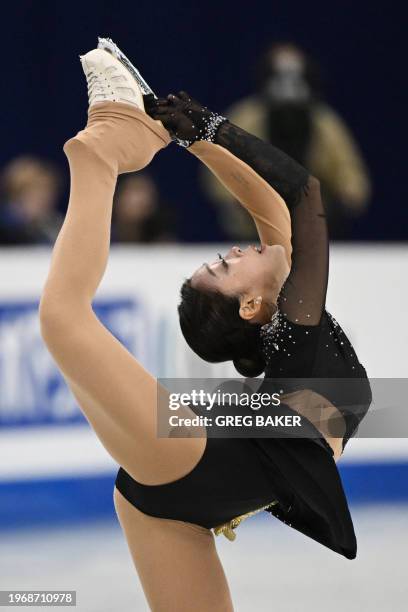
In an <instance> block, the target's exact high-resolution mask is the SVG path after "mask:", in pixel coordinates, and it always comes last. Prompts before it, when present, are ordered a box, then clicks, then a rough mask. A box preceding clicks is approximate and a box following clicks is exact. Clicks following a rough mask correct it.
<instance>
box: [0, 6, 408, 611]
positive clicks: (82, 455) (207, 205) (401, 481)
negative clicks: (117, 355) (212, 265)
mask: <svg viewBox="0 0 408 612" xmlns="http://www.w3.org/2000/svg"><path fill="white" fill-rule="evenodd" d="M3 23H4V24H5V25H4V28H3V31H2V42H3V49H4V50H5V57H4V64H3V68H5V71H6V74H5V75H4V85H3V89H4V92H3V96H2V102H3V104H2V121H1V122H0V125H1V127H0V130H1V132H0V133H1V143H2V146H1V148H0V589H29V588H33V589H40V588H41V589H71V590H75V589H76V590H77V591H78V608H79V609H80V610H84V611H85V610H87V611H91V610H95V611H96V610H98V611H101V612H109V611H111V610H112V611H116V610H121V611H124V612H127V611H130V610H147V607H146V604H145V603H144V600H143V596H142V591H141V587H140V585H139V583H138V580H137V577H136V574H135V572H134V570H133V567H132V564H131V560H130V556H129V554H128V552H127V548H126V543H125V541H124V538H123V537H122V535H121V533H120V530H119V527H118V524H117V520H116V518H115V516H114V511H113V503H112V491H113V483H114V478H115V474H116V470H117V466H116V465H115V464H114V463H113V461H112V460H111V459H110V458H109V456H108V455H107V454H106V452H105V451H104V449H103V448H102V447H101V445H100V444H99V442H98V440H97V438H96V436H95V435H94V434H93V432H92V431H91V430H90V428H89V426H88V425H87V423H86V421H85V420H84V418H83V417H82V414H81V413H80V411H79V408H78V406H77V405H76V403H75V401H74V399H73V397H72V396H71V395H70V393H69V391H68V389H67V387H66V385H65V383H64V381H63V380H62V378H61V377H60V375H59V373H58V371H57V370H56V368H55V365H54V363H53V361H52V359H51V357H50V355H49V353H48V351H47V350H46V348H45V346H44V345H43V342H42V340H41V337H40V333H39V325H38V317H37V309H38V301H39V296H40V293H41V289H42V286H43V283H44V281H45V277H46V274H47V271H48V266H49V261H50V255H51V248H52V245H53V243H54V241H55V238H56V236H57V235H58V231H59V229H60V227H61V223H62V221H63V218H64V213H65V210H66V204H67V196H68V187H69V176H68V166H67V163H66V160H65V158H64V155H63V152H62V146H63V143H64V142H65V141H66V140H67V139H68V138H69V137H71V136H72V135H73V134H74V133H75V132H76V131H78V130H79V129H81V128H82V127H83V126H84V124H85V121H86V111H87V97H86V84H85V79H84V77H83V74H82V70H81V67H80V63H79V59H78V56H79V54H81V53H84V52H86V51H88V50H89V49H91V48H93V47H94V46H95V45H96V42H97V36H98V35H100V36H110V37H112V39H113V40H114V41H115V42H117V43H118V45H119V46H120V47H121V48H122V50H123V51H124V52H125V53H126V54H127V55H128V56H129V58H130V59H131V60H132V61H134V63H135V65H136V66H137V67H138V68H140V70H141V72H142V74H143V76H144V77H145V78H146V80H147V81H148V83H149V84H150V85H151V86H152V88H153V90H155V92H156V93H157V94H159V95H163V94H164V95H165V94H167V93H169V92H177V91H178V90H180V89H186V90H187V91H188V92H189V93H191V94H192V95H193V96H194V97H195V98H197V99H198V100H200V101H201V102H203V103H204V104H206V105H207V106H208V107H209V108H211V109H213V110H215V111H218V112H221V113H224V114H227V116H228V117H229V118H230V119H231V120H232V121H234V122H236V123H237V124H238V125H240V126H242V127H243V128H245V129H247V130H248V131H250V132H252V133H254V134H256V135H257V136H260V137H261V138H263V139H265V140H269V141H271V142H274V144H276V145H278V146H279V147H280V148H282V149H284V150H285V151H287V152H288V153H289V154H290V155H292V156H293V157H295V158H296V159H297V160H299V161H300V162H301V163H303V164H304V165H306V166H307V167H308V168H310V170H311V171H312V172H313V173H314V174H316V175H317V176H318V177H319V178H320V181H321V184H322V188H323V192H324V196H325V202H326V206H327V212H328V218H329V226H330V235H331V239H332V247H331V254H332V259H331V276H330V285H329V293H328V309H329V310H330V311H331V312H332V313H333V314H334V315H335V317H336V318H337V319H338V320H339V322H340V323H341V324H342V325H343V327H344V329H345V330H346V332H347V333H348V335H349V337H350V339H351V341H352V342H353V344H354V345H355V347H356V350H357V353H358V354H359V356H360V359H361V361H362V363H363V364H364V365H365V366H366V369H367V372H368V374H369V376H370V377H372V378H373V377H376V378H407V377H408V364H407V359H406V346H407V343H408V332H407V327H406V324H405V319H406V303H407V301H408V289H407V285H406V278H407V272H408V249H407V240H408V223H407V217H408V216H407V213H406V203H405V197H404V195H403V194H404V192H405V181H404V182H403V176H404V174H405V167H404V169H403V165H404V166H405V156H406V151H405V148H406V147H405V146H403V145H405V142H404V143H403V139H402V131H403V125H404V124H405V119H406V108H407V106H406V101H405V100H404V98H403V95H404V93H405V91H404V89H406V88H404V85H405V82H404V78H403V74H404V72H405V71H404V68H405V66H404V64H403V61H404V51H405V42H404V37H403V35H402V32H401V31H400V29H401V23H402V21H401V18H400V17H399V16H398V14H397V13H396V10H395V7H394V9H393V10H392V11H390V10H389V9H388V7H386V6H385V5H384V4H382V3H376V4H374V5H373V4H370V5H369V6H368V5H367V4H366V3H356V2H349V1H348V0H346V1H343V2H339V1H338V0H335V1H333V2H330V3H329V4H328V3H326V2H322V1H320V0H319V1H317V2H314V3H313V4H312V5H309V4H307V3H304V2H300V1H295V0H287V1H286V2H284V3H281V2H277V3H270V2H264V1H259V2H255V3H252V4H251V5H250V6H249V5H248V3H244V2H243V1H242V0H236V1H235V2H232V1H229V0H228V1H227V0H226V1H225V2H223V3H219V2H218V3H215V2H211V1H210V2H206V3H205V4H203V3H191V2H172V3H165V2H160V1H159V2H157V3H154V4H153V5H152V3H151V2H146V1H145V0H141V1H139V2H137V3H134V2H129V1H127V0H122V1H118V0H116V1H115V2H112V1H104V2H103V3H102V2H96V1H94V0H88V2H87V3H80V2H76V1H73V2H70V3H58V2H50V1H43V2H41V3H40V2H37V3H34V2H31V1H29V0H20V1H19V0H17V1H15V2H13V3H9V2H7V3H5V4H4V6H3ZM254 238H255V233H254V226H253V224H252V222H251V221H250V220H249V218H248V216H247V215H246V214H243V213H242V211H241V209H240V208H239V207H238V205H237V204H236V202H234V201H233V200H231V198H230V197H229V195H228V194H227V193H226V192H225V191H224V190H223V189H222V188H221V186H220V185H219V184H218V183H217V182H216V181H215V180H214V179H213V177H211V176H210V175H209V174H208V172H207V171H206V170H205V169H203V168H201V167H200V166H199V165H198V163H197V160H196V159H194V158H193V156H190V155H189V154H188V152H186V151H184V150H182V149H180V148H178V147H176V145H173V144H172V145H171V146H169V147H168V148H167V149H166V150H165V151H162V152H161V153H160V155H159V156H158V157H157V158H155V159H154V160H153V163H152V164H151V165H150V166H149V168H148V169H147V170H146V171H144V172H143V173H140V174H137V175H126V176H124V177H122V178H121V179H120V181H119V182H118V187H117V191H116V194H115V203H114V213H113V225H112V252H111V258H110V262H109V266H108V269H107V272H106V275H105V278H104V280H103V282H102V284H101V287H100V289H99V291H98V294H97V297H96V300H95V304H94V306H95V311H96V312H97V314H98V316H99V317H100V318H101V320H102V321H103V322H104V323H105V324H106V325H107V326H108V327H109V329H110V330H111V331H112V332H113V333H114V334H115V335H116V336H117V337H118V338H119V339H120V340H121V341H122V342H123V343H124V344H125V345H126V346H127V347H128V348H129V349H130V350H131V351H132V352H133V353H134V354H135V355H136V356H137V357H138V359H140V360H141V361H142V363H144V364H145V365H146V367H147V368H148V369H150V370H151V371H152V372H153V373H154V374H155V375H157V376H162V377H176V376H179V377H189V376H192V377H194V376H195V377H203V376H212V377H222V376H229V375H231V374H232V375H233V371H232V370H231V368H230V367H229V366H228V365H224V364H221V365H217V366H214V365H211V366H210V365H209V364H203V363H202V362H201V361H199V360H198V359H197V358H196V357H195V356H194V355H193V354H192V353H191V351H190V350H189V349H188V348H187V347H185V346H184V343H183V341H182V338H181V334H180V332H179V328H178V322H177V316H176V305H177V301H178V289H179V286H180V284H181V282H182V280H183V279H184V278H185V277H187V276H189V275H190V273H191V272H192V270H194V268H195V267H196V266H197V265H199V264H201V262H202V261H203V259H207V258H213V257H214V254H215V253H216V251H217V250H220V251H221V252H223V251H224V249H225V247H226V245H227V244H229V245H230V244H231V243H235V242H237V243H238V244H240V245H244V244H245V243H246V242H247V241H253V240H254ZM231 241H232V242H231ZM210 260H211V259H210ZM340 470H341V473H342V477H343V481H344V486H345V489H346V492H347V494H348V497H349V500H350V503H351V511H352V515H353V518H354V521H355V527H356V532H357V538H358V541H359V554H358V557H357V559H356V560H355V561H352V562H347V561H345V560H343V559H341V558H337V557H336V556H335V555H334V553H331V552H330V551H328V550H324V549H323V548H321V547H319V546H318V545H317V544H315V543H314V542H311V541H308V540H306V539H305V538H303V537H302V536H300V535H299V534H296V533H291V530H286V529H285V528H284V527H282V526H281V525H275V524H274V523H273V521H272V519H271V518H269V517H267V518H263V517H255V518H254V519H251V521H248V524H246V525H244V526H241V527H240V529H239V530H238V538H237V542H236V543H234V544H231V543H229V542H219V548H220V554H221V556H222V559H223V560H224V562H225V566H226V572H227V575H228V576H229V577H230V582H231V588H232V592H233V595H234V599H235V604H236V609H237V610H238V611H242V612H246V611H249V610H252V609H256V610H259V611H264V610H265V611H266V610H270V609H271V607H272V606H271V601H273V602H274V609H276V610H282V611H283V610H288V611H290V612H294V611H295V612H297V611H299V612H300V611H301V612H308V611H309V610H314V611H319V610H323V609H327V606H330V608H331V609H332V610H333V611H337V610H340V609H341V610H344V609H347V610H351V611H353V610H359V611H360V610H366V609H367V610H368V609H369V610H371V611H387V612H388V611H389V610H390V611H391V610H392V611H395V612H399V611H401V612H402V611H403V610H406V607H407V605H406V601H407V598H408V592H407V587H406V580H405V579H404V576H403V575H402V572H403V568H404V564H405V551H406V547H407V545H408V521H407V520H406V519H407V510H408V443H407V440H406V439H404V438H400V439H393V440H391V439H384V440H378V439H376V440H367V439H361V438H360V439H356V440H353V441H352V442H351V443H350V448H349V450H348V453H346V454H345V457H344V458H343V459H342V460H341V462H340ZM272 573H273V577H272Z"/></svg>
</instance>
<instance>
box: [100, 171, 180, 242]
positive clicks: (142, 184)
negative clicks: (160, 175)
mask: <svg viewBox="0 0 408 612" xmlns="http://www.w3.org/2000/svg"><path fill="white" fill-rule="evenodd" d="M174 240H176V237H175V233H174V222H173V218H172V216H171V215H170V212H169V209H168V208H167V206H166V204H165V203H164V202H163V200H162V199H161V197H160V194H159V191H158V189H157V187H156V184H155V183H154V181H153V179H152V178H151V177H150V176H149V175H148V174H146V173H145V172H137V173H134V174H126V175H124V176H122V177H120V179H119V183H118V187H117V190H116V195H115V202H114V206H113V216H112V242H133V243H135V242H170V241H174Z"/></svg>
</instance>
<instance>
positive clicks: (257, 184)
mask: <svg viewBox="0 0 408 612" xmlns="http://www.w3.org/2000/svg"><path fill="white" fill-rule="evenodd" d="M188 151H190V152H191V153H192V154H193V155H195V156H196V157H197V158H198V159H200V161H202V162H203V163H204V164H205V165H206V166H207V167H208V168H209V169H210V170H211V171H212V172H213V174H214V175H215V176H216V177H217V178H218V179H219V181H220V182H221V183H222V184H223V185H224V186H225V187H226V188H227V189H228V190H229V191H230V193H231V194H232V195H233V196H234V197H235V198H236V199H237V200H238V202H240V204H241V205H242V206H243V207H244V208H245V209H246V210H247V211H248V212H249V214H250V215H251V216H252V218H253V220H254V223H255V225H256V228H257V231H258V235H259V238H260V241H261V242H262V243H263V244H280V245H282V246H283V247H284V248H285V252H286V257H287V260H288V263H289V264H290V263H291V253H292V244H291V224H290V215H289V212H288V209H287V207H286V205H285V202H284V201H283V199H282V197H281V196H280V195H279V194H278V193H277V191H275V189H273V188H272V187H271V185H269V184H268V183H267V181H265V180H264V179H263V178H262V177H261V176H260V175H259V174H257V172H256V171H255V170H254V169H253V168H251V167H250V166H249V165H248V164H246V163H245V162H243V161H242V160H241V159H239V158H238V157H236V156H235V155H234V154H233V153H231V152H230V151H228V150H227V149H226V148H224V147H222V146H218V145H214V144H212V143H209V142H206V141H204V140H201V141H197V142H195V143H193V144H192V145H191V147H189V148H188Z"/></svg>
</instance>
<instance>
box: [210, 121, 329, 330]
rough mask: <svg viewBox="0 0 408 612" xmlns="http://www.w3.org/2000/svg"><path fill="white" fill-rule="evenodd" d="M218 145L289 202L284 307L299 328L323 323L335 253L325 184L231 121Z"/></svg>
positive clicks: (281, 304)
mask: <svg viewBox="0 0 408 612" xmlns="http://www.w3.org/2000/svg"><path fill="white" fill-rule="evenodd" d="M215 142H216V144H218V145H220V146H223V147H225V148H226V149H228V150H229V151H230V152H231V153H232V154H233V155H235V156H236V157H238V158H240V159H242V161H244V162H245V163H247V164H248V165H249V166H251V167H252V168H253V170H254V171H255V172H257V173H258V174H259V175H260V176H262V178H263V179H264V180H265V181H267V182H268V183H269V184H270V185H271V186H272V187H273V188H274V189H275V190H276V191H277V192H278V193H279V195H280V196H281V197H282V198H283V199H284V201H285V203H286V205H287V207H288V209H289V213H290V217H291V224H292V249H293V251H292V267H291V271H290V274H289V276H288V278H287V280H286V282H285V284H284V286H283V288H282V290H281V293H280V296H279V308H280V309H281V311H282V312H283V313H284V315H285V316H286V317H287V318H288V319H289V320H291V321H293V322H296V323H298V324H299V325H318V324H319V323H320V320H321V317H322V313H323V311H324V308H325V302H326V291H327V279H328V265H329V250H328V232H327V223H326V215H325V211H324V206H323V202H322V199H321V194H320V187H319V181H318V180H317V179H315V178H314V177H312V176H311V175H310V174H309V173H308V171H307V170H305V168H303V167H302V166H301V165H300V164H298V163H297V162H296V161H295V160H293V159H291V158H290V157H289V156H287V155H286V154H285V153H283V152H282V151H280V150H279V149H277V148H276V147H274V146H273V145H271V144H268V143H266V142H264V141H262V140H260V139H259V138H257V137H255V136H253V135H251V134H249V133H248V132H246V131H245V130H242V129H241V128H239V127H237V126H235V125H233V124H232V123H230V122H225V123H223V124H222V125H221V126H220V127H219V128H218V131H217V134H216V136H215Z"/></svg>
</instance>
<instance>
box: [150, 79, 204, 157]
mask: <svg viewBox="0 0 408 612" xmlns="http://www.w3.org/2000/svg"><path fill="white" fill-rule="evenodd" d="M145 109H146V112H147V114H148V115H150V117H152V118H153V119H159V120H160V121H161V122H162V123H163V125H164V127H165V128H166V130H167V131H168V132H169V133H170V135H171V136H172V137H173V138H174V139H175V140H178V141H186V142H187V143H188V144H187V145H185V146H189V145H190V144H192V143H193V142H195V141H196V140H200V139H203V138H206V136H207V134H206V126H207V125H208V121H209V120H210V119H211V118H213V117H215V116H216V115H215V114H214V113H212V112H211V111H210V110H209V109H208V108H207V107H206V106H203V105H202V104H200V103H199V102H197V101H196V100H194V99H193V98H192V97H191V96H190V95H189V94H188V93H186V92H185V91H180V92H179V93H178V94H177V95H174V94H169V95H168V96H167V98H153V96H146V97H145Z"/></svg>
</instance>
